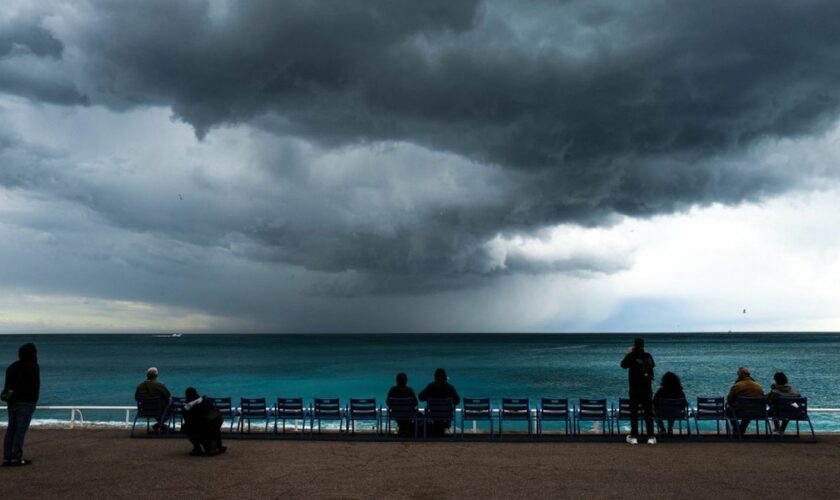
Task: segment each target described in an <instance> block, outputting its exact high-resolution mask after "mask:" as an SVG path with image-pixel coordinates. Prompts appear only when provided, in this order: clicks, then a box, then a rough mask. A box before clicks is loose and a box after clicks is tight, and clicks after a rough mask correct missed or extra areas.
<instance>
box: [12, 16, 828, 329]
mask: <svg viewBox="0 0 840 500" xmlns="http://www.w3.org/2000/svg"><path fill="white" fill-rule="evenodd" d="M838 19H840V3H838V2H836V1H835V0H826V1H821V0H800V1H796V2H791V1H789V0H760V1H759V0H744V1H739V2H729V1H722V0H720V1H718V0H705V1H702V2H701V1H696V2H662V1H659V0H655V1H654V0H651V1H644V0H640V1H635V2H627V1H625V0H609V1H598V0H586V1H574V0H567V1H556V0H545V1H540V0H517V1H497V0H487V1H478V0H475V1H466V0H465V1H457V0H425V1H422V2H418V1H416V0H411V1H409V0H363V1H353V2H349V1H344V0H306V1H300V0H260V1H238V0H236V1H234V0H191V1H188V0H184V1H179V2H172V1H170V0H158V1H154V0H149V1H142V2H133V1H124V2H117V1H97V0H86V1H85V0H79V1H67V2H58V1H56V2H53V1H49V0H39V1H37V2H33V1H31V0H4V1H3V8H2V9H0V333H14V332H448V331H451V332H462V331H463V332H484V331H488V332H497V331H505V332H507V331H534V332H572V331H720V330H722V331H726V330H733V331H743V330H760V331H765V330H770V331H776V330H840V231H838V229H837V228H838V227H840V182H838V180H840V120H838V118H840V30H838V29H837V26H838V24H837V22H838V21H837V20H838Z"/></svg>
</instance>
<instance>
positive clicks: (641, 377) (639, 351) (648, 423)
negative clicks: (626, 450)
mask: <svg viewBox="0 0 840 500" xmlns="http://www.w3.org/2000/svg"><path fill="white" fill-rule="evenodd" d="M654 366H656V364H655V363H654V362H653V356H651V355H650V354H648V353H647V352H645V341H644V339H642V338H640V337H639V338H636V340H635V341H634V342H633V347H631V348H630V349H628V351H627V355H626V356H624V359H622V360H621V367H622V368H624V369H626V370H627V379H628V381H629V383H630V435H629V436H627V442H628V443H630V444H638V443H639V406H640V405H641V407H642V411H644V413H645V427H646V428H647V435H648V439H647V442H648V444H656V438H655V437H654V436H653V402H652V398H653V392H652V391H651V388H650V385H651V383H652V382H653V367H654Z"/></svg>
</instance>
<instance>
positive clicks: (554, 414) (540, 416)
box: [537, 398, 572, 436]
mask: <svg viewBox="0 0 840 500" xmlns="http://www.w3.org/2000/svg"><path fill="white" fill-rule="evenodd" d="M543 422H563V430H564V431H565V432H566V436H568V435H569V434H570V433H571V431H572V425H571V423H572V420H571V412H570V411H569V400H568V399H565V398H542V399H540V405H539V406H538V407H537V435H538V436H542V435H543Z"/></svg>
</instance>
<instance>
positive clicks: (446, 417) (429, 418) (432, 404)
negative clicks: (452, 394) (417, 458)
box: [423, 398, 458, 439]
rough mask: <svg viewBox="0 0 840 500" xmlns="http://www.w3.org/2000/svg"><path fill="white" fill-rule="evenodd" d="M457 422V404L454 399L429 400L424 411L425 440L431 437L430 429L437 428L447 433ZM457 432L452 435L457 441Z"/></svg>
mask: <svg viewBox="0 0 840 500" xmlns="http://www.w3.org/2000/svg"><path fill="white" fill-rule="evenodd" d="M453 420H455V403H453V402H452V398H429V399H428V400H426V408H424V409H423V439H427V438H428V437H429V427H431V426H433V425H434V426H435V427H436V428H439V429H440V430H442V431H443V433H444V434H445V433H446V429H448V428H449V426H450V425H452V421H453ZM457 434H458V433H457V432H453V433H452V439H455V437H456V435H457Z"/></svg>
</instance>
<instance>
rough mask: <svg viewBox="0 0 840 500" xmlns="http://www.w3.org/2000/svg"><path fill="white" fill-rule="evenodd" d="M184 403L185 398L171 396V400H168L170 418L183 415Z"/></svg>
mask: <svg viewBox="0 0 840 500" xmlns="http://www.w3.org/2000/svg"><path fill="white" fill-rule="evenodd" d="M186 402H187V398H181V397H178V396H172V399H170V400H169V414H170V415H172V416H179V415H181V414H183V412H184V405H185V404H186Z"/></svg>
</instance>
